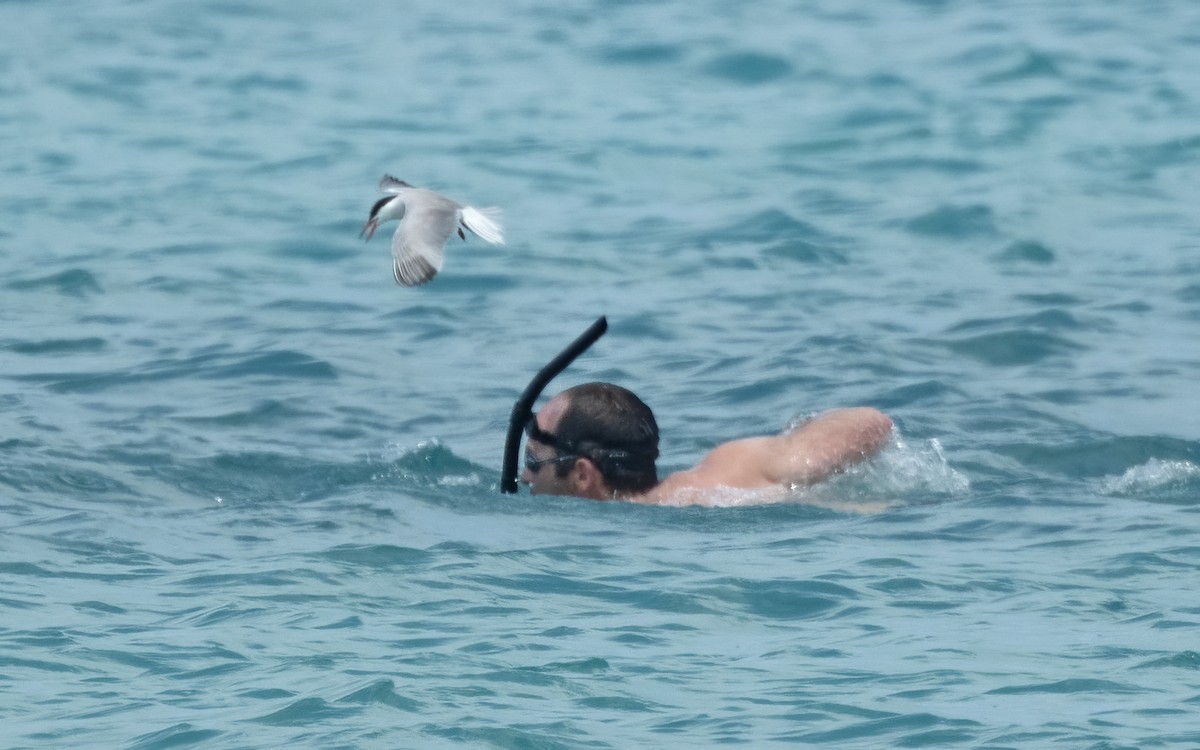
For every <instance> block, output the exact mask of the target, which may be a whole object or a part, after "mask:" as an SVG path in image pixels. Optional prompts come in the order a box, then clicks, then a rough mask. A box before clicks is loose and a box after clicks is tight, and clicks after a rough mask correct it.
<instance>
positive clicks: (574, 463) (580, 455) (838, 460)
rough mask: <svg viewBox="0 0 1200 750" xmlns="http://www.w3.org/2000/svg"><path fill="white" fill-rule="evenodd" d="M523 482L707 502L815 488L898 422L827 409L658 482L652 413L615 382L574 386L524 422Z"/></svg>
mask: <svg viewBox="0 0 1200 750" xmlns="http://www.w3.org/2000/svg"><path fill="white" fill-rule="evenodd" d="M525 434H526V436H527V438H528V441H527V442H526V445H525V469H524V471H523V472H522V474H521V481H522V482H523V483H525V484H527V485H529V489H530V492H531V493H532V494H534V495H541V494H546V495H570V496H575V497H582V498H589V499H592V500H627V501H631V502H636V503H645V504H647V505H691V504H702V503H704V501H705V500H704V499H705V497H706V496H707V495H710V494H712V493H713V492H727V491H729V490H749V491H762V490H779V491H784V492H790V491H792V490H794V489H795V488H798V487H806V486H810V485H813V484H817V483H818V482H821V481H823V480H825V479H828V478H829V477H830V476H832V475H834V474H836V473H838V472H841V471H843V470H845V469H846V468H848V467H849V466H852V465H853V464H856V463H859V462H861V461H864V460H866V459H868V458H870V457H872V456H874V455H875V454H877V453H878V452H879V451H880V450H882V449H883V448H884V446H886V445H887V443H888V440H889V438H890V437H891V434H892V420H891V419H889V418H888V417H887V415H885V414H883V413H882V412H880V411H878V410H876V409H872V408H869V407H858V408H850V409H834V410H831V411H827V412H823V413H821V414H818V415H817V416H815V417H813V418H812V419H810V420H808V421H806V422H804V423H803V424H801V425H799V426H798V427H796V428H795V429H794V430H791V431H789V432H786V433H784V434H782V435H771V436H761V437H751V438H744V439H741V440H733V441H730V442H728V443H724V444H722V445H719V446H717V447H716V448H714V449H713V450H712V451H711V452H709V454H708V455H707V456H705V457H704V459H703V460H702V461H701V462H700V463H699V464H697V465H696V466H694V467H693V468H691V469H686V470H684V471H677V472H675V473H673V474H670V475H668V476H666V477H664V478H663V479H661V480H660V479H659V478H658V470H657V468H656V465H655V462H656V460H657V459H658V424H657V423H656V422H655V420H654V414H653V412H651V411H650V407H648V406H646V404H645V403H643V402H642V400H641V399H639V398H638V397H637V396H636V395H634V394H633V393H632V392H631V391H629V390H627V389H625V388H622V387H620V386H618V385H613V384H611V383H586V384H584V385H579V386H575V387H574V388H569V389H567V390H565V391H563V392H561V393H559V394H558V395H556V396H555V397H554V398H552V399H550V401H549V402H548V403H547V404H546V406H545V407H544V408H543V409H542V410H541V411H539V412H537V413H536V414H534V415H533V416H532V418H531V419H530V420H529V421H528V422H527V423H526V426H525Z"/></svg>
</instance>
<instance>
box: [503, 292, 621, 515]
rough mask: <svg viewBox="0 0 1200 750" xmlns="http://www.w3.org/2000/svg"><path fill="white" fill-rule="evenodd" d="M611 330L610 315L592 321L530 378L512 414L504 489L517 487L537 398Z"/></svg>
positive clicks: (512, 491)
mask: <svg viewBox="0 0 1200 750" xmlns="http://www.w3.org/2000/svg"><path fill="white" fill-rule="evenodd" d="M607 330H608V319H607V318H606V317H604V316H603V315H601V316H600V317H599V318H597V319H596V322H595V323H592V324H591V325H590V326H588V329H587V330H586V331H584V332H583V333H581V334H580V335H579V338H577V339H575V340H574V341H572V342H571V343H570V344H568V345H567V348H566V349H563V350H562V351H561V352H559V353H558V356H557V357H555V358H554V359H552V360H550V362H549V363H548V364H547V365H546V366H545V367H543V368H542V369H540V370H538V373H537V375H534V376H533V380H530V381H529V385H527V386H525V392H524V393H522V394H521V397H520V398H519V399H517V403H515V404H513V408H512V416H510V417H509V418H508V435H507V436H506V437H505V438H504V468H503V469H502V471H501V473H500V491H501V492H503V493H505V494H508V495H512V494H515V493H516V491H517V450H518V449H519V448H520V447H521V432H522V431H523V430H524V429H525V424H526V423H527V422H528V421H529V418H530V417H532V416H533V402H534V401H537V398H538V396H540V395H542V391H543V390H544V389H545V388H546V386H547V385H549V384H550V381H551V380H554V378H555V377H557V376H558V374H559V373H560V372H562V371H563V370H565V369H567V366H568V365H570V364H571V363H572V362H574V361H575V358H576V357H578V356H579V355H580V354H583V353H584V352H586V351H587V350H588V347H590V346H591V345H592V344H594V343H596V339H598V338H600V337H601V336H603V335H604V332H605V331H607Z"/></svg>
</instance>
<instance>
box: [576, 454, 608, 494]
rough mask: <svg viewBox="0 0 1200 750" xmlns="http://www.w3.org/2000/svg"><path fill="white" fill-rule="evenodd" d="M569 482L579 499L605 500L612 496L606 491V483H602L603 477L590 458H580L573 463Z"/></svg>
mask: <svg viewBox="0 0 1200 750" xmlns="http://www.w3.org/2000/svg"><path fill="white" fill-rule="evenodd" d="M571 481H572V482H573V483H574V485H575V490H576V492H577V494H578V495H579V496H580V497H588V498H591V499H593V500H606V499H608V498H609V496H610V495H611V494H612V492H611V491H610V490H609V489H608V482H606V481H604V475H603V474H601V473H600V469H598V468H597V467H596V464H594V463H592V460H591V459H590V458H584V457H580V458H579V459H578V460H576V461H575V465H574V466H572V467H571Z"/></svg>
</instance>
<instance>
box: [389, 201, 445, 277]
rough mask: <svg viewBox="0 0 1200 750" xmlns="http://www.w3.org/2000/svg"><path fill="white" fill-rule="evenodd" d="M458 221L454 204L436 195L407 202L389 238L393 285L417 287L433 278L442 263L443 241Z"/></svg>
mask: <svg viewBox="0 0 1200 750" xmlns="http://www.w3.org/2000/svg"><path fill="white" fill-rule="evenodd" d="M422 192H427V191H422ZM458 222H459V210H458V205H457V204H456V203H454V202H453V201H451V200H449V199H447V198H443V197H442V196H440V195H437V194H436V193H429V194H427V195H422V196H421V200H414V201H410V202H409V205H408V213H407V215H406V216H405V217H404V221H403V222H402V223H401V224H400V228H399V229H397V230H396V234H395V235H393V236H392V275H393V276H395V277H396V283H397V284H399V285H401V286H418V285H420V284H424V283H425V282H427V281H429V280H430V279H432V278H433V277H434V276H435V275H437V272H438V271H440V270H442V266H443V265H444V264H445V262H446V241H447V240H449V239H450V235H451V233H453V232H454V230H455V229H457V228H458Z"/></svg>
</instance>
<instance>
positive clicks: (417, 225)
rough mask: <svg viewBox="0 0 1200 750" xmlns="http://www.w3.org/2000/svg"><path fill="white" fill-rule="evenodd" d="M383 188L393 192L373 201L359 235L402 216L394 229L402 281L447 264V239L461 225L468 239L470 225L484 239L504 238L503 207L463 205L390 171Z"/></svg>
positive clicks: (412, 282)
mask: <svg viewBox="0 0 1200 750" xmlns="http://www.w3.org/2000/svg"><path fill="white" fill-rule="evenodd" d="M379 189H380V190H382V191H383V192H385V193H388V196H387V197H385V198H380V199H379V200H377V201H375V205H374V206H371V215H370V217H368V219H367V223H366V224H365V225H363V228H362V232H359V235H358V236H359V237H362V236H364V235H365V236H366V239H367V241H368V242H369V241H370V240H371V237H373V236H374V235H375V230H376V229H379V225H380V224H385V223H387V222H389V221H393V220H396V221H400V226H399V227H397V228H396V233H395V234H394V235H392V275H393V276H395V277H396V283H397V284H399V285H400V286H418V285H420V284H424V283H425V282H427V281H429V280H430V279H432V278H433V277H434V276H435V275H436V274H437V272H438V271H440V270H442V265H443V264H444V263H445V262H446V242H447V241H449V239H450V235H452V234H454V233H455V232H456V231H457V232H458V236H459V237H460V238H462V239H464V240H465V239H466V238H467V236H466V235H465V234H463V229H464V228H465V229H469V230H470V231H471V232H472V233H473V234H476V235H478V236H479V238H480V239H482V240H483V241H484V242H488V243H491V244H493V245H503V244H504V230H503V229H502V228H501V226H500V209H498V208H472V207H471V206H464V205H462V204H461V203H457V202H455V201H452V200H450V199H449V198H447V197H446V196H444V195H441V194H439V193H435V192H433V191H432V190H426V189H424V188H418V187H413V186H412V185H409V184H408V183H407V182H404V181H403V180H397V179H396V178H395V177H392V176H391V175H387V174H385V175H384V176H383V179H382V180H380V181H379Z"/></svg>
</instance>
